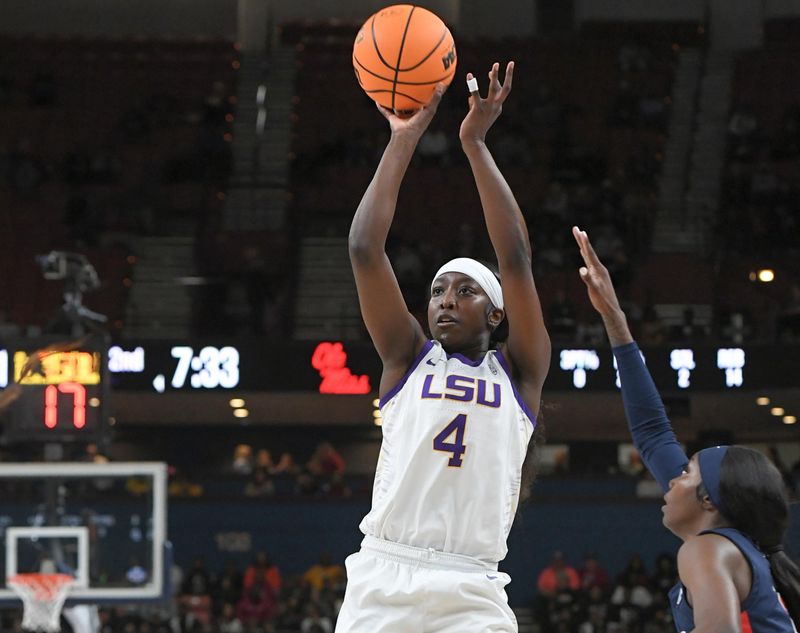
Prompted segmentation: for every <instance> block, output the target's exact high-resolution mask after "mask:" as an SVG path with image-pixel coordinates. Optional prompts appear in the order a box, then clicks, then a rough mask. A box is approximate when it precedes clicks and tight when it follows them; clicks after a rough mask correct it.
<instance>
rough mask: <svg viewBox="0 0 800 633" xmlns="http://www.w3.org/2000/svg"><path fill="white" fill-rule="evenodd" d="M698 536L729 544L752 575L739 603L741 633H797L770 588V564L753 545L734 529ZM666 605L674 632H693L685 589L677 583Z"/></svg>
mask: <svg viewBox="0 0 800 633" xmlns="http://www.w3.org/2000/svg"><path fill="white" fill-rule="evenodd" d="M700 534H719V535H720V536H724V537H725V538H727V539H728V540H730V541H731V542H732V543H733V544H734V545H736V547H738V548H739V550H740V551H741V552H742V554H743V555H744V557H745V558H746V559H747V562H748V563H749V564H750V570H751V571H752V574H753V583H752V585H751V586H750V593H749V594H748V595H747V598H745V599H744V601H743V602H742V631H743V632H744V633H749V632H751V631H752V633H797V632H796V629H795V628H794V624H793V623H792V620H791V618H790V617H789V613H788V612H787V611H786V608H785V607H784V606H783V604H782V603H781V600H780V596H779V595H778V592H777V591H775V587H774V586H773V584H772V573H771V572H770V570H769V561H768V560H767V558H766V557H765V556H764V554H762V553H761V551H760V550H759V549H758V548H757V547H756V546H755V544H754V543H753V541H751V540H750V538H749V537H748V536H747V535H746V534H744V533H743V532H740V531H739V530H736V529H734V528H716V529H713V530H705V531H703V532H700ZM669 604H670V607H671V608H672V618H673V620H674V621H675V628H676V629H677V630H678V631H680V632H681V633H683V632H684V631H691V630H692V629H694V610H693V609H692V606H691V605H690V604H689V601H688V600H687V599H686V588H685V587H684V586H683V583H681V582H679V583H678V584H677V585H675V586H674V587H673V588H672V589H671V590H670V592H669Z"/></svg>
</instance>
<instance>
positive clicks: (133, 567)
mask: <svg viewBox="0 0 800 633" xmlns="http://www.w3.org/2000/svg"><path fill="white" fill-rule="evenodd" d="M166 486H167V469H166V465H165V464H162V463H156V462H117V463H66V462H62V463H50V462H46V463H41V462H32V463H5V464H0V497H2V498H3V504H2V505H1V506H0V534H2V537H3V547H2V548H0V557H2V560H0V569H2V570H3V573H2V576H0V604H2V603H11V602H18V599H17V597H16V595H15V594H14V592H13V590H12V589H11V588H10V587H9V586H8V584H7V582H6V579H7V578H9V577H10V576H12V575H14V574H17V573H30V572H49V573H53V572H60V573H68V574H70V575H72V576H74V577H75V579H76V580H75V584H74V585H73V587H72V589H71V591H70V594H69V600H68V603H77V602H89V603H97V604H104V603H135V602H141V601H158V600H161V599H163V598H164V596H165V594H166V593H167V590H168V587H167V584H168V583H167V581H166V579H167V578H168V576H169V574H168V571H169V566H170V564H171V561H170V560H169V559H170V553H169V545H168V543H167V534H166V530H167V489H166Z"/></svg>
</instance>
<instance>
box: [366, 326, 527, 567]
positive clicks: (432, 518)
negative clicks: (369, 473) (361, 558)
mask: <svg viewBox="0 0 800 633" xmlns="http://www.w3.org/2000/svg"><path fill="white" fill-rule="evenodd" d="M381 414H382V418H383V422H382V430H383V442H382V444H381V452H380V456H379V458H378V466H377V469H376V473H375V483H374V487H373V491H372V509H371V510H370V512H369V514H367V516H366V517H364V519H363V521H362V522H361V525H360V528H361V531H362V532H363V533H364V534H367V535H369V536H374V537H377V538H380V539H384V540H387V541H392V542H395V543H402V544H405V545H412V546H414V547H421V548H426V549H427V548H432V549H435V550H437V551H440V552H449V553H453V554H461V555H464V556H471V557H473V558H477V559H479V560H482V561H485V562H491V563H496V562H498V561H500V560H502V559H503V558H505V555H506V553H507V551H508V548H507V545H506V539H507V538H508V532H509V530H510V529H511V524H512V522H513V520H514V514H515V513H516V510H517V503H518V501H519V492H520V471H521V468H522V463H523V461H524V460H525V455H526V453H527V449H528V442H529V441H530V438H531V436H532V434H533V427H534V425H535V423H536V419H535V416H534V414H533V413H532V412H531V411H530V409H529V408H528V407H527V406H526V405H525V404H524V403H523V401H522V398H521V397H520V395H519V393H518V392H517V389H516V387H515V386H514V383H513V382H512V380H511V376H510V372H509V368H508V365H507V363H506V361H505V359H504V358H503V356H502V354H501V353H500V352H499V351H496V350H490V351H489V352H488V353H487V354H486V355H485V356H484V358H483V359H482V360H481V361H478V362H474V361H471V360H469V359H468V358H465V357H464V356H461V355H460V354H453V355H448V354H447V353H446V352H445V351H444V349H443V348H442V346H441V344H440V343H439V342H437V341H428V342H427V343H426V344H425V346H424V347H423V349H422V350H421V351H420V353H419V355H418V356H417V358H416V359H415V360H414V362H413V363H412V365H411V367H410V368H409V370H408V372H407V373H406V375H405V376H404V377H403V379H402V380H401V381H400V383H399V384H398V385H396V386H395V387H394V388H393V389H392V390H391V391H389V392H388V393H387V394H386V395H385V396H384V397H383V398H381Z"/></svg>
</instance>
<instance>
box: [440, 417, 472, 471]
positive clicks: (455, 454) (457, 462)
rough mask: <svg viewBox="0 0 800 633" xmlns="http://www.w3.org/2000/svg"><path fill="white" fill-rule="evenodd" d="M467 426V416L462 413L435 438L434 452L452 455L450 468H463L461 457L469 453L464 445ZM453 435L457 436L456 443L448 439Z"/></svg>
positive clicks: (449, 461) (449, 463)
mask: <svg viewBox="0 0 800 633" xmlns="http://www.w3.org/2000/svg"><path fill="white" fill-rule="evenodd" d="M466 426H467V414H466V413H461V414H460V415H457V416H456V417H454V418H453V419H452V420H450V422H448V423H447V426H446V427H444V428H443V429H442V430H441V431H440V432H439V434H438V435H437V436H436V437H434V438H433V450H435V451H443V452H445V453H452V457H450V459H449V460H448V462H447V465H448V466H455V467H456V468H460V467H461V464H462V461H463V460H462V459H461V457H462V455H464V453H466V451H467V447H466V446H465V445H464V429H465V428H466ZM453 435H455V438H454V441H452V442H449V441H448V439H450V438H451V437H452V436H453Z"/></svg>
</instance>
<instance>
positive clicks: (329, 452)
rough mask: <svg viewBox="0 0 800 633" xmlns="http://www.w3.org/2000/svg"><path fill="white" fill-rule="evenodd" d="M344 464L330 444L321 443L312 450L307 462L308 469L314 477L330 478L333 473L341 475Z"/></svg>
mask: <svg viewBox="0 0 800 633" xmlns="http://www.w3.org/2000/svg"><path fill="white" fill-rule="evenodd" d="M344 468H345V462H344V459H343V458H342V456H341V455H340V454H339V453H338V452H337V450H336V449H335V448H334V447H333V445H332V444H331V443H330V442H322V443H320V444H319V445H318V446H317V448H316V449H315V450H314V453H313V454H312V455H311V459H310V460H309V462H308V469H309V470H310V471H311V472H312V473H313V474H315V475H322V476H323V477H330V476H331V475H333V474H334V473H343V472H344Z"/></svg>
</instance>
